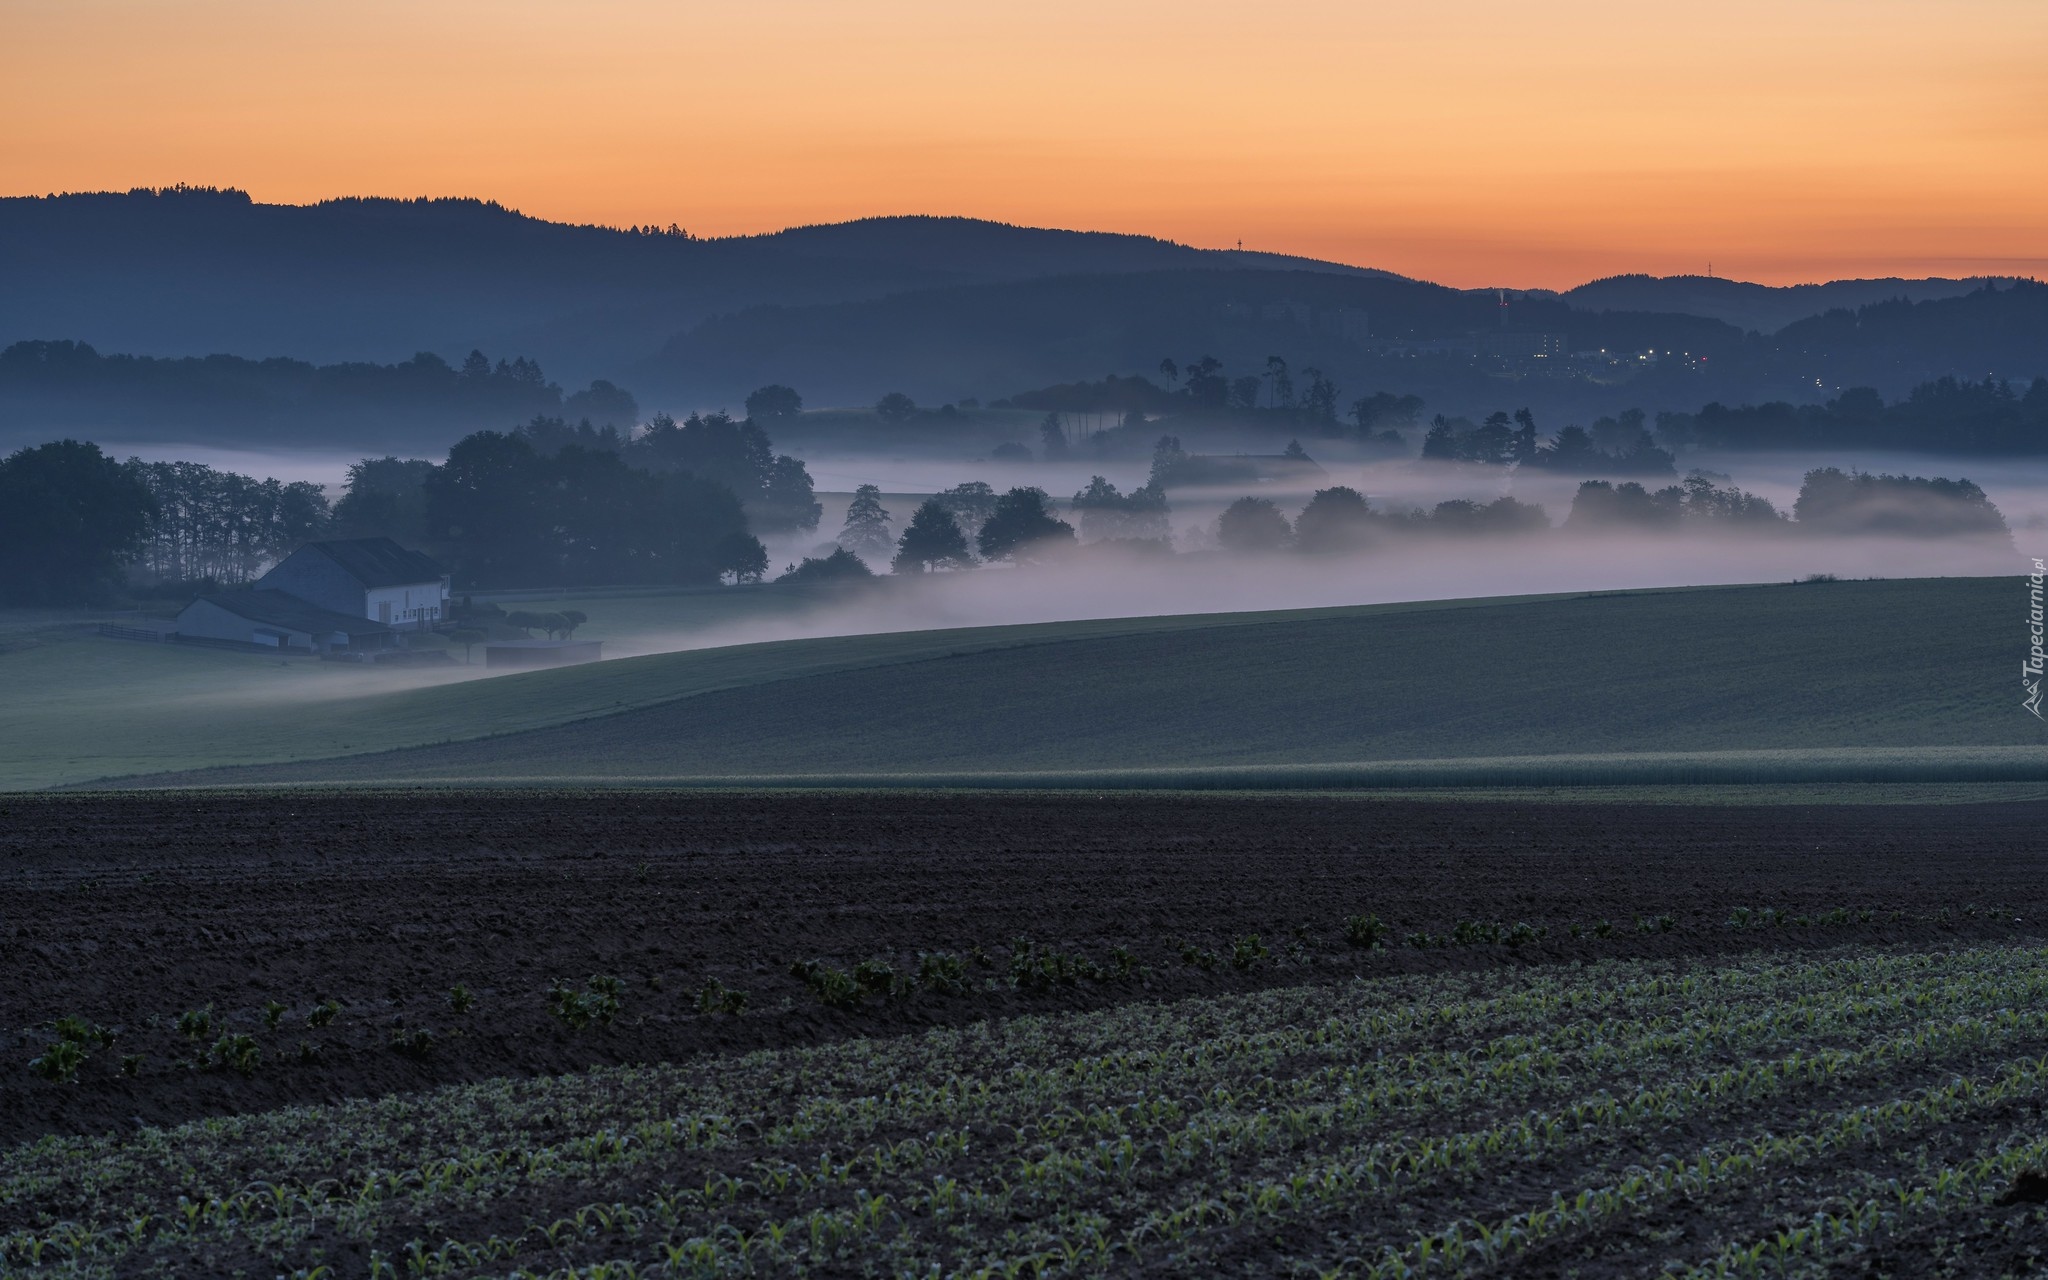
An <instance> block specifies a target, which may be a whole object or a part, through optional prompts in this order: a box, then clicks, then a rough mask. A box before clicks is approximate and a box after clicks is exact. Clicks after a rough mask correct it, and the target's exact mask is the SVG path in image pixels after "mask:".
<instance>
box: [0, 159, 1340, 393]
mask: <svg viewBox="0 0 2048 1280" xmlns="http://www.w3.org/2000/svg"><path fill="white" fill-rule="evenodd" d="M1275 263H1284V264H1286V265H1288V266H1292V267H1297V268H1301V269H1308V270H1322V271H1332V272H1340V273H1345V274H1361V273H1360V272H1359V271H1358V269H1357V268H1352V267H1344V266H1339V265H1336V264H1331V263H1316V262H1313V261H1311V260H1308V259H1285V258H1277V257H1274V256H1271V255H1263V254H1239V253H1236V252H1226V251H1213V250H1204V249H1194V248H1189V247H1188V246H1185V245H1179V244H1174V243H1172V242H1170V241H1166V240H1159V239H1153V238H1150V237H1146V236H1133V235H1117V234H1111V233H1106V232H1082V231H1057V230H1046V229H1039V228H1025V227H1012V226H1008V225H1005V224H1002V223H996V222H984V221H977V220H974V219H968V218H938V217H891V218H869V219H863V220H861V221H858V222H849V223H840V224H835V225H827V226H809V227H798V228H792V229H790V230H787V231H781V232H776V233H774V234H771V235H759V236H742V237H735V238H730V239H715V240H704V239H696V238H693V237H691V236H689V235H687V234H686V233H684V232H682V231H681V230H680V229H678V230H677V231H676V232H675V233H673V234H671V233H668V232H665V231H660V232H657V231H630V230H618V229H614V228H606V227H594V226H571V225H566V224H562V223H555V222H547V221H544V220H542V219H539V218H532V217H528V216H526V215H524V214H521V213H519V212H517V211H515V210H512V209H508V208H505V207H504V206H502V205H499V204H496V203H492V202H488V201H482V200H468V199H434V200H389V199H368V198H348V199H338V200H328V201H322V202H321V203H319V204H313V205H275V204H260V203H257V202H255V201H253V200H251V199H250V198H249V196H248V194H247V193H245V192H242V191H236V190H232V189H227V190H215V189H207V188H171V189H166V190H162V191H150V190H139V191H134V192H128V193H120V194H116V193H96V194H74V195H56V196H46V197H16V198H6V199H0V278H4V279H6V280H7V282H8V287H7V288H6V289H5V290H0V346H5V345H8V344H10V343H12V342H15V341H19V340H24V339H74V340H78V341H83V342H87V343H90V344H92V345H93V346H94V347H96V348H98V349H99V350H102V351H127V352H135V353H139V354H147V355H181V356H202V355H209V354H213V353H216V352H233V353H236V354H241V355H252V356H268V355H290V356H293V357H296V358H298V359H301V360H307V361H311V362H314V363H330V362H342V361H376V362H380V363H386V362H394V361H399V360H403V359H405V358H407V357H410V356H411V355H413V354H414V353H415V352H418V351H421V350H429V351H435V352H442V353H448V352H458V353H459V352H463V351H468V350H470V349H471V348H476V347H480V348H482V349H484V350H487V351H505V352H517V353H519V354H523V355H526V356H529V357H532V358H533V359H535V360H538V361H540V362H541V363H543V364H545V365H546V366H547V367H548V368H549V369H551V370H555V369H560V370H561V371H562V372H563V373H564V374H565V375H566V376H567V379H568V380H569V381H571V382H582V381H586V380H588V378H590V377H593V376H604V375H606V374H609V373H612V372H615V371H616V370H617V368H618V367H619V366H620V365H621V364H623V363H625V362H627V361H629V360H631V359H634V358H636V357H639V356H644V355H646V354H648V353H650V352H652V351H653V350H655V349H656V348H657V347H659V346H660V344H661V342H662V340H663V339H665V338H667V337H668V336H669V335H671V334H674V333H677V332H679V331H681V330H683V329H686V328H688V327H689V326H690V325H692V324H694V323H696V322H697V321H699V320H701V319H703V318H704V317H706V316H708V315H711V314H714V313H717V312H721V311H728V310H736V309H741V308H745V307H749V306H756V305H760V304H764V303H815V302H830V301H836V300H844V299H849V298H863V297H876V296H880V295H883V294H888V293H895V292H900V291H903V290H906V289H918V288H931V287H936V286H942V285H949V284H964V283H973V282H982V281H993V280H1008V279H1018V278H1026V277H1030V276H1035V275H1045V274H1053V273H1062V274H1065V273H1076V272H1099V273H1116V272H1123V271H1139V270H1158V269H1161V268H1168V267H1175V268H1188V269H1196V268H1204V267H1214V268H1230V267H1237V266H1241V265H1247V264H1249V265H1255V266H1271V265H1274V264H1275Z"/></svg>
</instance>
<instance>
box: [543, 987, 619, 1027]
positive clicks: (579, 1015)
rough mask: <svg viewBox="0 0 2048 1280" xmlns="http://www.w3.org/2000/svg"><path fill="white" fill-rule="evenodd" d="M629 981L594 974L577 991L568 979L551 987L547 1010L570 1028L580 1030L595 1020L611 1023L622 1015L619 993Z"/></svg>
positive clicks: (603, 1024)
mask: <svg viewBox="0 0 2048 1280" xmlns="http://www.w3.org/2000/svg"><path fill="white" fill-rule="evenodd" d="M625 988H626V984H625V983H624V982H622V981H620V980H619V979H617V978H612V977H606V976H604V975H602V974H594V975H592V976H591V977H590V978H587V979H585V981H584V983H583V990H581V991H578V990H576V989H575V988H574V987H571V986H570V985H569V984H568V983H566V982H557V983H556V984H555V985H554V986H552V987H549V988H548V1011H549V1012H550V1013H553V1014H554V1015H555V1018H556V1019H557V1020H558V1021H559V1022H561V1023H562V1025H563V1026H566V1027H568V1028H569V1029H570V1030H571V1031H581V1030H583V1029H584V1028H586V1027H588V1026H589V1025H590V1024H591V1023H593V1022H595V1023H598V1024H599V1025H601V1026H607V1027H608V1026H610V1025H611V1024H612V1020H613V1019H614V1018H616V1017H618V1016H619V995H620V993H621V992H623V991H624V990H625Z"/></svg>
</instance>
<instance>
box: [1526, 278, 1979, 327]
mask: <svg viewBox="0 0 2048 1280" xmlns="http://www.w3.org/2000/svg"><path fill="white" fill-rule="evenodd" d="M1985 282H1986V281H1985V278H1984V277H1973V278H1971V279H1966V280H1942V279H1930V280H1902V279H1899V278H1897V277H1891V278H1888V279H1882V280H1830V281H1828V282H1826V283H1825V284H1795V285H1775V286H1774V285H1762V284H1751V283H1750V282H1749V281H1747V280H1727V279H1723V278H1721V277H1719V276H1651V275H1619V276H1608V277H1607V278H1606V279H1604V280H1593V281H1589V282H1587V283H1586V284H1582V285H1580V286H1579V287H1578V288H1576V289H1566V290H1565V291H1564V292H1563V293H1560V294H1559V295H1558V296H1559V297H1561V298H1563V299H1564V300H1565V301H1566V302H1569V303H1571V304H1572V305H1573V306H1575V307H1580V308H1583V309H1585V310H1588V311H1675V312H1678V313H1680V314H1682V315H1689V316H1705V317H1708V318H1710V319H1714V320H1720V321H1723V322H1725V323H1727V324H1732V325H1734V326H1735V327H1736V328H1738V329H1750V330H1754V331H1755V332H1757V333H1764V334H1771V333H1776V332H1777V331H1778V330H1780V329H1783V328H1784V327H1785V326H1786V325H1788V324H1791V323H1792V322H1793V321H1795V320H1804V319H1805V318H1807V317H1808V316H1817V315H1819V314H1821V313H1822V312H1824V311H1833V310H1839V309H1853V308H1856V307H1862V306H1868V305H1870V304H1871V303H1875V302H1889V301H1892V300H1893V299H1896V298H1903V299H1905V300H1906V301H1908V302H1925V301H1928V300H1930V299H1935V298H1955V297H1960V296H1962V295H1963V294H1966V293H1971V292H1973V291H1975V290H1977V289H1979V288H1982V287H1983V285H1984V284H1985Z"/></svg>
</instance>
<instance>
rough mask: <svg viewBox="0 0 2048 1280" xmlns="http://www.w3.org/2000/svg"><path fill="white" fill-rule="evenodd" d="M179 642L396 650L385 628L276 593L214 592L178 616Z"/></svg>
mask: <svg viewBox="0 0 2048 1280" xmlns="http://www.w3.org/2000/svg"><path fill="white" fill-rule="evenodd" d="M178 636H179V638H180V639H188V638H189V639H196V640H200V641H206V640H219V641H227V642H231V643H234V644H253V645H262V646H265V647H268V648H273V649H277V650H280V651H282V652H297V653H368V652H374V651H377V650H383V649H390V648H393V647H394V646H396V645H397V643H398V635H397V633H396V632H394V631H393V630H392V629H391V628H390V627H387V626H385V625H384V624H383V623H381V622H375V621H372V620H371V619H369V618H359V617H354V616H351V615H349V614H346V613H336V612H335V611H333V610H331V609H322V608H321V607H319V606H318V605H315V604H309V603H307V602H306V601H304V600H301V599H299V598H298V597H297V596H291V595H286V594H285V593H284V592H282V591H256V590H243V591H217V592H214V593H212V594H211V595H203V596H201V597H199V598H198V599H197V600H194V601H193V602H192V603H191V604H188V605H186V606H185V608H184V610H183V611H182V612H180V613H179V614H178Z"/></svg>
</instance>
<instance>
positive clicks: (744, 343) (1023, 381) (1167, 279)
mask: <svg viewBox="0 0 2048 1280" xmlns="http://www.w3.org/2000/svg"><path fill="white" fill-rule="evenodd" d="M1539 335H1540V336H1544V337H1547V338H1552V339H1554V340H1555V341H1556V342H1557V343H1559V344H1561V348H1552V349H1551V352H1550V354H1548V355H1546V356H1542V357H1537V358H1531V357H1530V352H1531V351H1533V350H1535V349H1536V348H1535V345H1534V344H1535V340H1536V337H1537V336H1539ZM1495 342H1498V343H1500V344H1501V346H1500V347H1499V348H1494V347H1490V346H1489V345H1488V344H1490V343H1495ZM1518 342H1520V343H1524V344H1525V345H1523V346H1521V347H1520V348H1519V349H1517V348H1516V347H1515V346H1514V344H1515V343H1518ZM1603 349H1604V352H1605V354H1604V355H1603V354H1602V352H1603ZM1275 352H1283V353H1285V354H1286V355H1287V357H1288V358H1289V359H1290V360H1293V361H1294V362H1295V363H1297V364H1305V365H1314V366H1316V367H1317V368H1320V369H1322V370H1324V371H1325V372H1328V373H1331V374H1333V375H1334V376H1335V377H1336V379H1337V381H1338V382H1339V383H1340V384H1343V385H1344V386H1346V387H1350V388H1360V389H1392V390H1395V391H1399V392H1403V393H1413V394H1417V395H1420V396H1422V397H1423V398H1424V399H1425V400H1426V401H1428V402H1429V403H1430V404H1431V405H1432V406H1433V407H1435V408H1441V409H1446V410H1449V411H1452V412H1472V411H1475V410H1476V411H1478V412H1482V413H1483V412H1485V411H1486V409H1487V408H1490V407H1497V406H1495V405H1494V404H1493V403H1492V402H1493V401H1495V400H1497V399H1498V398H1499V397H1500V394H1501V391H1500V385H1501V380H1502V378H1503V377H1511V378H1512V379H1513V380H1514V381H1515V382H1516V384H1517V389H1516V390H1515V391H1514V393H1513V395H1514V396H1515V397H1516V398H1517V400H1518V402H1519V403H1527V404H1533V405H1537V406H1539V407H1540V408H1542V409H1544V410H1546V411H1548V412H1551V413H1565V414H1569V415H1579V414H1591V413H1602V412H1613V411H1615V410H1617V409H1619V408H1623V407H1626V406H1629V405H1636V406H1642V407H1647V408H1652V409H1686V410H1690V409H1692V408H1694V407H1696V406H1698V405H1701V404H1705V403H1707V402H1709V401H1713V400H1720V401H1723V402H1726V403H1744V402H1750V403H1762V402H1768V401H1774V400H1784V401H1788V402H1792V403H1818V402H1820V401H1824V400H1826V399H1828V398H1830V397H1831V396H1833V395H1835V394H1838V393H1840V392H1841V391H1843V390H1846V389H1848V388H1851V387H1858V386H1867V387H1873V388H1876V389H1877V390H1879V391H1880V392H1881V393H1882V394H1883V395H1884V396H1886V397H1888V398H1889V397H1895V396H1900V395H1904V394H1906V393H1907V392H1908V391H1909V390H1910V389H1911V388H1913V387H1915V386H1917V385H1920V384H1922V383H1925V382H1929V381H1932V380H1935V379H1938V378H1942V377H1958V378H1971V379H1982V378H1984V377H1986V376H1991V377H1994V378H1999V379H2007V380H2011V381H2013V382H2016V383H2018V384H2019V385H2021V386H2022V387H2024V386H2025V385H2026V384H2027V383H2028V382H2029V381H2031V380H2032V379H2033V378H2034V377H2037V376H2040V375H2044V374H2048V285H2041V284H2036V283H2034V282H2031V281H2020V282H2017V283H2014V284H2011V285H2009V286H2005V287H1999V286H1996V285H1993V284H1986V285H1984V286H1982V287H1979V288H1976V289H1974V290H1972V291H1971V292H1970V293H1967V294H1965V295H1962V296H1959V297H1953V298H1938V299H1931V300H1928V301H1923V302H1917V303H1916V302H1908V301H1904V300H1897V301H1889V302H1879V303H1872V304H1870V305H1867V306H1864V307H1861V308H1859V309H1858V310H1855V311H1849V310H1836V311H1829V312H1826V313H1824V314H1822V315H1818V316H1811V317H1808V318H1807V319H1804V320H1800V321H1798V322H1795V323H1793V324H1790V325H1787V326H1786V327H1785V328H1783V329H1781V330H1780V331H1778V332H1777V333H1774V334H1768V335H1766V334H1759V333H1756V332H1754V331H1744V330H1743V329H1740V328H1738V327H1737V326H1735V325H1732V324H1728V323H1725V322H1723V321H1720V320H1715V319H1710V318H1705V317H1700V316H1694V315H1686V314H1682V313H1675V312H1651V311H1614V310H1588V309H1586V308H1583V307H1579V306H1574V305H1572V303H1571V302H1570V300H1569V299H1568V297H1564V296H1559V295H1554V294H1544V293H1540V292H1529V293H1520V294H1518V293H1513V292H1508V293H1506V294H1504V295H1503V294H1497V293H1495V292H1494V291H1490V290H1468V289H1450V288H1446V287H1444V286H1442V285H1435V284H1429V283H1426V282H1423V281H1417V280H1407V279H1402V278H1398V277H1396V278H1360V277H1347V276H1339V275H1332V274H1328V273H1309V272H1301V271H1274V270H1243V271H1231V272H1195V271H1161V272H1144V273H1127V274H1123V275H1118V276H1100V275H1097V276H1060V277H1048V278H1043V279H1033V280H1019V281H1004V282H999V283H991V284H974V285H961V286H955V287H950V288H942V289H928V290H919V291H915V292H909V293H902V294H896V295H892V296H890V297H886V298H879V299H863V300H858V301H848V302H839V303H828V304H819V305H813V306H805V307H795V306H770V307H756V308H752V309H749V310H746V311H742V312H737V313H734V314H730V315H722V316H716V317H713V318H712V319H710V320H707V321H705V322H703V323H702V324H700V325H698V326H696V327H694V328H692V329H691V330H689V331H687V332H685V333H683V334H681V335H679V336H678V337H677V338H675V339H673V340H672V341H670V343H669V344H668V345H667V346H666V347H665V348H663V350H662V352H661V354H660V355H659V356H658V357H656V358H655V359H653V360H650V361H647V362H645V363H643V364H641V365H639V366H636V367H634V368H632V369H631V370H629V371H628V376H629V377H630V378H631V379H632V382H633V385H634V386H636V387H640V386H646V387H668V386H688V387H694V388H702V389H704V390H707V391H710V392H711V393H712V394H714V395H717V396H724V397H727V398H730V397H732V396H735V395H740V394H744V392H745V391H746V389H747V388H749V387H751V386H756V385H759V384H761V383H763V382H769V381H784V382H793V383H796V384H798V385H801V386H803V387H804V388H805V390H806V394H808V395H811V396H812V397H813V398H814V399H815V400H817V401H820V402H824V403H851V402H864V401H872V400H873V399H874V398H875V397H876V396H877V395H880V394H881V393H883V392H886V391H890V390H902V391H906V392H908V393H910V394H912V395H913V396H914V398H916V399H918V400H920V401H944V400H951V399H957V398H960V397H964V396H976V397H980V398H983V399H986V398H988V397H990V396H991V395H994V394H1001V395H1011V394H1014V393H1015V392H1017V391H1021V390H1024V389H1026V388H1030V387H1038V386H1046V385H1051V384H1055V383H1063V382H1073V381H1077V380H1082V379H1089V378H1099V377H1101V376H1103V375H1104V374H1105V373H1112V372H1115V373H1133V372H1140V373H1142V372H1149V371H1151V370H1152V369H1153V368H1155V367H1156V366H1157V365H1158V362H1159V360H1160V358H1161V357H1162V356H1174V357H1176V358H1182V359H1185V358H1193V357H1197V356H1200V355H1203V354H1210V355H1215V356H1217V357H1219V358H1221V359H1222V360H1223V361H1224V363H1225V364H1227V365H1229V366H1231V367H1233V368H1247V367H1252V368H1256V367H1259V366H1261V365H1262V364H1263V362H1264V361H1265V359H1266V357H1267V356H1268V355H1271V354H1273V353H1275ZM1638 353H1645V354H1646V355H1648V357H1649V358H1646V359H1639V358H1638ZM1560 357H1563V358H1560Z"/></svg>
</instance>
